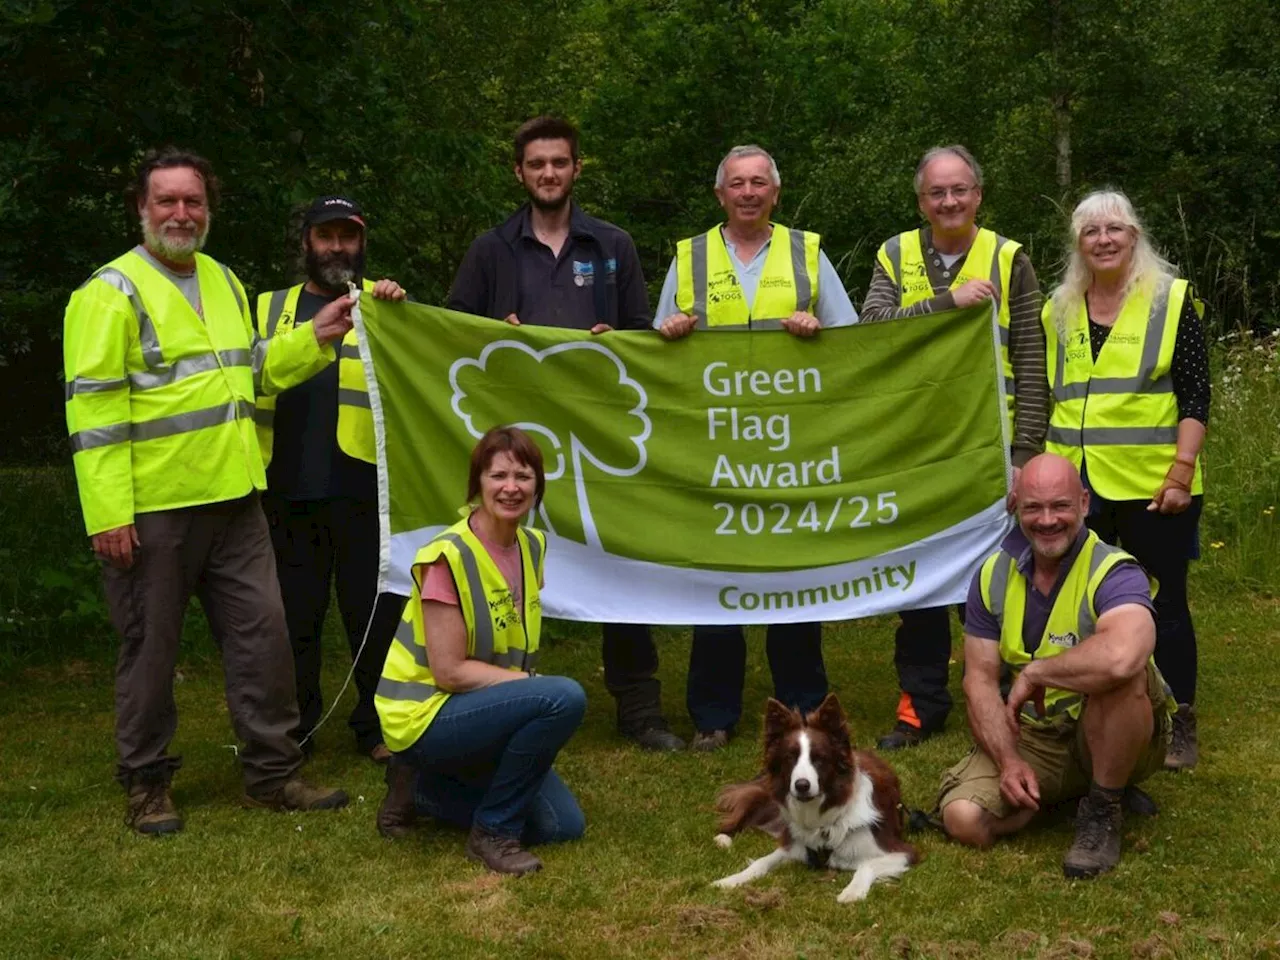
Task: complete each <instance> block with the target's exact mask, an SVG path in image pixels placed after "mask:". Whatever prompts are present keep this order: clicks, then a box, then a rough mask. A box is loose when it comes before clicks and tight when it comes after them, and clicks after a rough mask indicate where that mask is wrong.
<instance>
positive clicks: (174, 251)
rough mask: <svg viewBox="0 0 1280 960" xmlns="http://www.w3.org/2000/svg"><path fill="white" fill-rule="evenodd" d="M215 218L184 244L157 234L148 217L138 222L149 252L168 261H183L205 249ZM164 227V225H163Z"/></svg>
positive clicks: (207, 220)
mask: <svg viewBox="0 0 1280 960" xmlns="http://www.w3.org/2000/svg"><path fill="white" fill-rule="evenodd" d="M212 220H213V218H212V217H209V218H207V219H206V220H205V222H204V229H203V230H201V231H200V232H199V233H198V234H196V235H195V237H194V238H192V239H191V240H189V241H183V242H182V243H174V242H172V241H171V240H169V239H168V238H166V237H165V235H164V234H163V233H157V232H156V231H154V230H152V229H151V223H150V222H149V221H148V220H147V218H146V217H139V218H138V222H139V223H140V224H141V225H142V240H143V243H144V245H145V246H146V247H147V248H148V249H149V250H154V251H155V252H156V253H158V254H160V256H162V257H164V258H165V259H166V260H176V261H183V260H189V259H191V257H192V256H194V255H195V254H196V252H197V251H200V250H203V249H204V244H205V241H206V240H208V239H209V224H210V223H211V222H212ZM162 226H163V225H162Z"/></svg>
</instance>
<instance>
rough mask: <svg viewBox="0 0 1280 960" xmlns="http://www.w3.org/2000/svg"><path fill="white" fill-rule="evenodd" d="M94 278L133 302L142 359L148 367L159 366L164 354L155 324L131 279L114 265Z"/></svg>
mask: <svg viewBox="0 0 1280 960" xmlns="http://www.w3.org/2000/svg"><path fill="white" fill-rule="evenodd" d="M96 278H97V279H98V280H102V281H103V282H104V283H106V284H107V285H108V286H110V287H114V288H115V289H116V290H119V291H120V292H121V293H123V294H124V295H125V296H126V297H128V298H129V302H130V303H132V304H133V312H134V313H135V314H137V317H138V346H139V347H141V349H142V361H143V362H144V363H145V364H146V365H147V366H148V367H158V366H161V365H162V364H163V363H164V354H163V353H161V351H160V338H159V337H158V336H156V325H155V323H153V322H152V320H151V314H149V313H147V308H146V307H145V306H143V304H142V297H140V296H138V288H137V287H135V286H134V285H133V281H132V280H130V279H129V278H128V277H126V276H125V275H124V274H123V273H122V272H121V271H119V270H117V269H116V268H115V267H104V268H103V269H101V270H99V271H98V273H97V274H96Z"/></svg>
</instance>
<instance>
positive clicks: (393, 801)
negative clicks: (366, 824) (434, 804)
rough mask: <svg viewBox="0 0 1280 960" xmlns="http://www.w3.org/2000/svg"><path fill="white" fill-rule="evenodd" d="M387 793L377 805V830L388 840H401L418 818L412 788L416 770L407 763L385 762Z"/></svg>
mask: <svg viewBox="0 0 1280 960" xmlns="http://www.w3.org/2000/svg"><path fill="white" fill-rule="evenodd" d="M386 780H387V795H386V797H384V798H383V801H382V806H380V807H378V832H379V833H380V834H382V835H383V836H384V837H386V838H387V839H388V840H403V839H404V838H405V837H407V836H409V834H410V833H411V832H412V830H413V827H414V824H415V823H416V822H417V820H418V811H417V808H416V807H415V806H414V802H413V788H414V787H415V786H416V785H417V783H418V771H417V770H416V769H414V768H413V767H411V766H410V765H409V764H407V763H398V762H393V763H389V764H387V776H386Z"/></svg>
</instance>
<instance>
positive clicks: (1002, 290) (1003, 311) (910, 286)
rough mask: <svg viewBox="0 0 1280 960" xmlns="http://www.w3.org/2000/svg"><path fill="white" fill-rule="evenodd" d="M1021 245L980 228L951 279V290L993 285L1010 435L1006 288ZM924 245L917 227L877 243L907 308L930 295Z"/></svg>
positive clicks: (1011, 383) (1011, 394) (1010, 371)
mask: <svg viewBox="0 0 1280 960" xmlns="http://www.w3.org/2000/svg"><path fill="white" fill-rule="evenodd" d="M1021 249H1022V244H1020V243H1018V242H1017V241H1015V240H1009V239H1007V238H1005V237H1002V236H1000V235H999V234H997V233H993V232H992V231H990V230H987V229H979V230H978V236H977V237H976V238H974V241H973V246H971V247H970V248H969V252H968V253H967V254H965V257H964V260H963V262H962V263H961V264H960V270H959V271H958V272H957V273H956V276H955V279H954V280H952V281H951V287H950V289H951V290H957V289H959V288H960V287H962V286H964V285H965V284H966V283H968V282H969V281H970V280H975V279H976V280H989V281H990V282H991V285H992V286H993V287H995V288H996V306H997V309H996V316H997V318H998V319H999V322H1000V361H1001V366H1002V367H1003V368H1004V394H1005V403H1006V404H1007V407H1008V414H1007V415H1008V418H1009V435H1010V437H1012V436H1013V412H1014V408H1015V403H1016V399H1015V392H1016V391H1015V385H1014V380H1013V362H1012V361H1011V360H1010V359H1009V298H1008V296H1007V292H1008V290H1009V283H1010V278H1011V277H1012V275H1013V259H1014V257H1015V256H1016V255H1017V253H1018V251H1019V250H1021ZM924 256H925V255H924V248H923V246H921V233H920V231H919V230H908V231H907V232H906V233H900V234H898V235H897V236H896V237H890V238H889V239H888V240H886V241H885V242H884V243H883V244H881V245H880V249H879V251H877V253H876V259H877V260H879V261H880V266H881V267H883V268H884V272H885V273H887V274H888V275H889V278H890V279H891V280H893V282H894V283H896V284H897V285H898V296H899V302H900V305H901V306H903V307H909V306H911V305H912V304H915V303H919V302H920V301H921V300H928V299H929V298H931V297H932V296H933V285H932V284H931V283H930V282H929V275H928V272H927V271H926V270H925V263H924Z"/></svg>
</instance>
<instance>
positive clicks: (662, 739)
mask: <svg viewBox="0 0 1280 960" xmlns="http://www.w3.org/2000/svg"><path fill="white" fill-rule="evenodd" d="M618 732H619V733H621V734H622V735H623V736H624V737H625V738H626V739H628V740H630V741H631V742H632V743H634V744H635V745H636V746H637V747H639V748H640V749H641V750H653V751H655V752H657V753H674V752H675V751H677V750H683V749H684V746H685V744H684V741H683V740H681V739H680V738H679V737H677V736H676V735H675V734H674V733H672V732H671V731H670V730H668V729H667V725H666V723H663V722H658V721H655V722H652V723H648V724H646V725H645V726H643V727H636V728H632V729H624V730H619V731H618Z"/></svg>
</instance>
